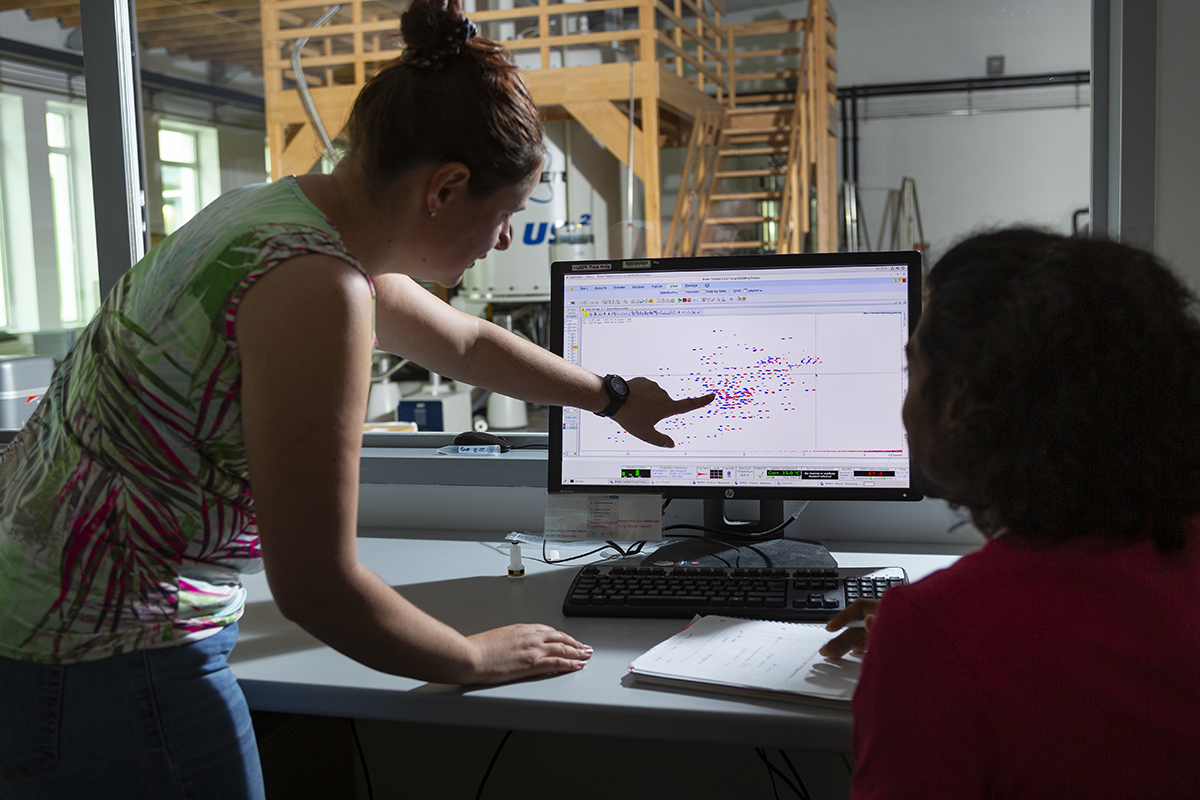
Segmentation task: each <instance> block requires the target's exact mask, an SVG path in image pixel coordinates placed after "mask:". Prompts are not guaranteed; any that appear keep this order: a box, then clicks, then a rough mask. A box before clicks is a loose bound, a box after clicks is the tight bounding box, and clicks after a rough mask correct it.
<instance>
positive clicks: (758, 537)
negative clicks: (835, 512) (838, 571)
mask: <svg viewBox="0 0 1200 800" xmlns="http://www.w3.org/2000/svg"><path fill="white" fill-rule="evenodd" d="M806 508H808V501H807V500H805V501H804V502H803V503H801V504H800V507H799V508H797V509H796V510H795V512H793V514H792V515H791V516H790V517H788V518H787V519H786V520H784V521H783V522H781V523H779V524H778V525H776V526H775V527H774V528H771V529H770V530H766V531H762V532H760V533H737V532H736V531H724V530H721V529H719V528H708V527H705V526H704V525H692V524H689V523H685V522H681V523H678V524H676V525H668V526H667V527H665V528H663V532H664V533H665V532H666V531H674V530H688V531H703V532H704V533H713V534H717V535H718V537H719V538H718V539H716V540H715V541H718V542H721V543H722V544H731V543H732V542H736V541H742V542H767V541H771V540H772V539H780V538H782V537H783V530H784V528H786V527H787V526H788V525H791V524H792V523H793V522H795V521H796V519H797V518H798V517H799V516H800V514H801V512H803V511H804V509H806ZM700 538H704V539H708V538H709V537H707V536H705V537H700ZM796 541H801V542H803V541H807V540H806V539H797V540H796ZM812 544H817V542H812Z"/></svg>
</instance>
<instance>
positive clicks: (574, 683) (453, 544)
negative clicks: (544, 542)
mask: <svg viewBox="0 0 1200 800" xmlns="http://www.w3.org/2000/svg"><path fill="white" fill-rule="evenodd" d="M497 538H499V537H497ZM526 554H527V556H528V555H530V554H529V551H528V548H527V549H526ZM833 555H834V558H836V559H837V561H838V563H839V564H840V565H842V566H849V567H853V566H901V567H904V568H905V569H906V570H907V571H908V574H909V578H910V579H911V580H917V579H919V578H921V577H923V576H924V575H926V574H928V573H929V572H932V571H934V570H936V569H939V568H941V567H944V566H947V565H948V564H950V563H951V562H953V561H954V558H955V557H954V556H934V555H897V554H882V553H876V552H865V551H864V552H835V553H834V554H833ZM359 557H360V559H361V560H362V562H363V563H364V564H366V565H367V566H368V567H370V568H371V569H373V570H374V571H375V572H377V573H378V574H379V575H380V576H381V577H383V579H384V580H386V581H387V582H388V583H389V584H391V585H392V586H394V587H396V588H397V589H398V590H399V591H400V592H401V593H402V594H403V595H404V596H405V597H407V598H408V599H409V600H411V601H412V602H414V603H415V604H417V605H418V606H420V607H421V608H423V609H425V610H426V611H428V612H429V613H431V614H433V615H434V616H436V617H437V618H439V619H441V620H443V621H444V622H446V623H447V624H449V625H451V626H453V627H455V628H456V629H458V630H459V631H462V632H463V633H466V634H471V633H477V632H479V631H483V630H487V629H489V628H494V627H498V626H501V625H507V624H510V623H514V622H543V623H546V624H549V625H553V626H555V627H559V628H561V629H563V630H565V631H567V632H569V633H570V634H571V635H573V636H575V637H576V638H577V639H579V640H580V641H582V642H584V643H586V644H589V645H591V646H592V647H594V648H595V654H594V655H593V657H592V659H591V661H590V662H589V664H588V665H587V666H586V667H585V668H584V669H582V670H580V671H579V672H575V673H572V674H570V675H561V676H557V677H553V678H544V679H539V680H530V681H522V682H518V683H512V684H506V685H503V686H488V687H466V688H464V687H459V686H447V685H440V684H428V683H422V682H420V681H415V680H410V679H407V678H398V677H394V676H391V675H386V674H384V673H381V672H377V671H375V670H372V669H369V668H368V667H364V666H362V665H361V664H358V663H357V662H355V661H353V660H351V659H349V658H347V657H345V656H343V655H341V654H340V653H338V652H336V651H334V650H332V649H331V648H329V647H326V646H325V645H323V644H321V643H320V642H319V641H318V640H317V639H315V638H313V637H312V636H310V635H309V634H307V633H306V632H304V631H303V630H302V629H301V628H300V627H299V626H297V625H295V624H293V623H291V622H289V621H288V620H286V619H284V618H283V616H282V615H281V614H280V613H279V610H278V608H277V607H276V606H275V603H274V601H273V600H272V599H271V594H270V590H269V588H268V587H267V581H266V578H265V576H264V575H261V574H260V575H252V576H247V577H246V579H245V583H246V587H247V589H248V591H249V599H248V605H247V608H246V613H245V616H244V617H243V619H242V621H241V624H240V628H241V638H240V641H239V643H238V645H237V648H236V649H235V650H234V652H233V656H232V658H231V664H232V667H233V671H234V673H235V674H236V675H237V676H238V679H239V681H240V682H241V685H242V688H243V690H244V691H245V694H246V697H247V700H248V701H249V703H250V707H251V708H253V709H255V710H260V711H284V712H291V713H300V714H319V715H326V716H339V717H356V718H362V719H380V720H393V721H401V722H423V723H437V724H446V725H459V726H470V727H481V728H498V729H505V730H508V729H518V730H527V731H540V732H547V733H561V734H584V735H586V734H592V735H602V736H629V735H637V736H639V737H641V738H646V739H662V740H672V741H683V742H706V743H714V744H739V745H741V744H749V745H753V746H757V747H769V748H781V749H801V750H810V751H818V752H820V751H824V752H849V751H850V714H849V712H848V711H841V710H837V709H828V708H823V707H819V706H809V705H804V704H800V703H775V702H769V701H760V700H741V699H730V698H726V697H718V696H706V695H702V694H697V693H691V692H688V693H682V692H672V691H664V690H662V689H649V688H644V687H640V686H637V685H636V684H634V683H633V681H632V680H631V679H630V677H629V675H628V668H629V663H630V662H631V661H632V660H633V659H634V658H636V657H637V656H638V655H640V654H641V653H643V652H644V651H646V650H647V649H649V648H650V647H652V646H653V645H655V644H657V643H658V642H660V641H662V640H663V639H666V638H667V637H668V636H670V635H672V634H673V633H675V632H676V631H678V630H680V629H681V628H682V627H683V624H684V621H683V620H671V619H667V620H663V619H632V620H631V619H602V618H589V617H569V618H568V617H564V616H563V615H562V611H561V608H562V601H563V596H564V595H565V593H566V591H567V588H568V586H569V585H570V582H571V579H572V577H573V576H574V574H575V572H576V571H577V570H578V568H579V566H580V564H581V563H582V562H574V563H573V565H571V566H565V565H564V566H547V565H545V564H542V563H540V562H538V561H535V560H534V559H533V558H531V557H527V558H526V559H525V566H526V576H525V577H524V578H519V579H512V578H509V577H507V568H508V553H507V545H505V544H502V543H500V542H498V541H497V542H488V543H481V542H461V541H434V540H422V539H359Z"/></svg>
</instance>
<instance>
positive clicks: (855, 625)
mask: <svg viewBox="0 0 1200 800" xmlns="http://www.w3.org/2000/svg"><path fill="white" fill-rule="evenodd" d="M843 627H846V628H865V627H867V621H866V620H865V619H856V620H854V621H853V622H847V623H846V624H845V625H844V626H843Z"/></svg>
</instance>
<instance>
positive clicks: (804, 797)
mask: <svg viewBox="0 0 1200 800" xmlns="http://www.w3.org/2000/svg"><path fill="white" fill-rule="evenodd" d="M754 752H755V753H757V754H758V757H759V759H761V760H762V762H763V763H764V764H766V765H767V774H768V775H770V776H771V787H772V788H775V778H779V780H781V781H783V783H784V785H785V786H787V787H788V788H789V789H791V790H792V792H793V793H794V794H795V795H796V797H798V798H800V800H812V797H811V796H810V795H809V793H808V789H804V790H803V791H801V790H800V788H799V787H798V786H796V784H794V783H792V782H791V780H790V779H789V778H788V776H787V775H784V774H783V771H782V770H780V769H779V767H777V766H775V765H774V764H772V763H771V759H769V758H767V751H766V750H764V749H763V748H761V747H756V748H754ZM780 752H783V751H780ZM785 758H786V756H785ZM789 764H790V762H789ZM801 786H803V784H801ZM775 796H776V797H779V792H778V790H776V792H775Z"/></svg>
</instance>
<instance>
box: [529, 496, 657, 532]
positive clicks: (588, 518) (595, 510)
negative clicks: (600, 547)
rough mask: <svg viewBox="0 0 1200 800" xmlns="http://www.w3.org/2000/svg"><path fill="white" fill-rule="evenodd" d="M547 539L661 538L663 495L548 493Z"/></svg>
mask: <svg viewBox="0 0 1200 800" xmlns="http://www.w3.org/2000/svg"><path fill="white" fill-rule="evenodd" d="M545 536H546V539H547V540H548V541H555V540H558V541H571V540H597V541H602V542H606V541H610V540H611V541H627V542H650V541H658V540H659V539H661V538H662V495H657V494H627V495H617V494H613V495H608V494H556V493H553V492H552V493H550V494H548V495H546V524H545Z"/></svg>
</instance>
